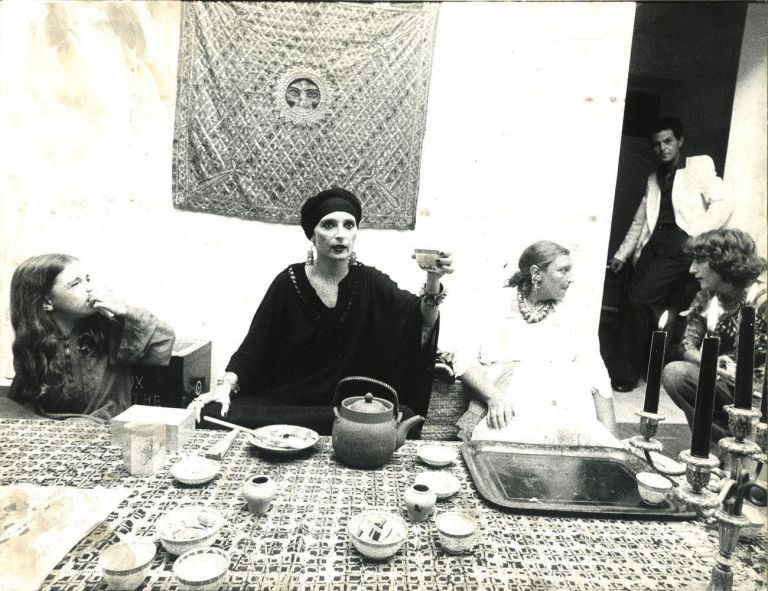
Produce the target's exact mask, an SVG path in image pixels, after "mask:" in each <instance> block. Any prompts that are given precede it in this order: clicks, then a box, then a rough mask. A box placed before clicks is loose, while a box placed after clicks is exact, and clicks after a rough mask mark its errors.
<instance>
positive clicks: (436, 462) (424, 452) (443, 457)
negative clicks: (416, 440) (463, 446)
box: [416, 445, 458, 468]
mask: <svg viewBox="0 0 768 591" xmlns="http://www.w3.org/2000/svg"><path fill="white" fill-rule="evenodd" d="M416 453H417V454H418V456H419V459H420V460H421V461H422V462H424V463H425V464H427V465H428V466H434V467H436V468H442V467H443V466H449V465H451V464H453V463H454V462H455V461H456V458H457V457H458V456H457V454H456V450H455V449H453V448H451V447H448V446H446V445H422V446H421V447H420V448H419V449H418V451H417V452H416Z"/></svg>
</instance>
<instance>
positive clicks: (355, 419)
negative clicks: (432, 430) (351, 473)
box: [331, 376, 424, 468]
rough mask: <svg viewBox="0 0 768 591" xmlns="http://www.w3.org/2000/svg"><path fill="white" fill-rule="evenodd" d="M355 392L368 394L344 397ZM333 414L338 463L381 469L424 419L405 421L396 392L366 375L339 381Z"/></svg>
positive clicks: (420, 417)
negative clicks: (374, 392) (372, 391)
mask: <svg viewBox="0 0 768 591" xmlns="http://www.w3.org/2000/svg"><path fill="white" fill-rule="evenodd" d="M370 390H374V391H377V392H379V393H383V394H385V395H387V396H389V397H391V398H392V399H393V401H392V402H390V401H389V400H385V399H384V398H379V397H376V396H374V395H373V394H372V393H371V392H370ZM353 391H358V392H365V394H363V395H362V396H349V397H348V398H342V397H343V396H344V395H345V394H349V393H351V392H353ZM340 398H341V400H340ZM333 414H334V415H335V416H336V419H335V420H334V422H333V430H332V432H331V435H332V441H333V451H334V454H335V455H336V459H337V460H339V461H340V462H342V463H344V464H346V465H347V466H351V467H353V468H378V467H379V466H382V465H384V464H385V463H387V462H388V461H389V459H390V458H391V457H392V454H394V453H395V450H396V449H397V448H399V447H400V446H401V445H403V443H404V442H405V437H406V435H408V431H410V430H411V428H412V427H413V426H414V425H417V424H418V423H420V422H422V421H423V420H424V417H422V416H419V415H416V416H413V417H411V418H410V419H407V420H405V421H401V419H402V418H403V413H401V412H400V409H399V404H398V400H397V392H395V389H394V388H392V386H390V385H388V384H385V383H384V382H380V381H379V380H374V379H373V378H365V377H362V376H351V377H348V378H344V379H342V380H340V381H339V383H338V384H337V385H336V391H335V392H334V393H333Z"/></svg>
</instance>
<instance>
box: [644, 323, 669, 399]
mask: <svg viewBox="0 0 768 591" xmlns="http://www.w3.org/2000/svg"><path fill="white" fill-rule="evenodd" d="M666 348H667V332H666V331H664V330H654V331H653V338H652V339H651V354H650V356H649V357H648V373H647V374H646V377H645V404H644V405H643V410H644V411H645V412H650V413H654V414H655V413H657V412H658V411H659V390H660V389H661V370H662V369H663V368H664V352H665V351H666Z"/></svg>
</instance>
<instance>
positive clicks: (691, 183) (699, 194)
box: [613, 156, 733, 262]
mask: <svg viewBox="0 0 768 591" xmlns="http://www.w3.org/2000/svg"><path fill="white" fill-rule="evenodd" d="M660 203H661V189H660V188H659V182H658V180H657V178H656V173H655V172H653V173H651V174H650V176H649V177H648V185H647V186H646V189H645V195H644V196H643V200H642V201H641V202H640V206H639V207H638V208H637V213H635V218H634V219H633V220H632V225H631V226H630V227H629V230H627V235H626V236H625V237H624V241H623V242H622V243H621V246H620V247H619V249H618V250H617V251H616V254H615V255H613V256H614V257H616V258H617V259H619V260H620V261H626V260H627V258H629V255H630V254H632V253H634V256H633V258H632V260H633V262H637V259H638V258H640V253H641V252H642V251H643V248H644V247H645V245H646V244H648V241H649V240H650V239H651V234H653V230H654V229H655V228H656V221H657V220H658V219H659V206H660ZM672 208H673V209H674V211H675V222H676V223H677V225H678V226H679V227H680V229H681V230H683V231H684V232H686V233H687V234H688V235H689V236H697V235H699V234H701V233H703V232H708V231H709V230H716V229H718V228H722V227H723V226H725V224H726V222H727V221H728V218H729V217H730V216H731V212H732V211H733V203H732V202H731V201H730V200H729V199H728V197H727V196H726V194H725V191H724V189H723V181H722V179H721V178H720V177H718V176H717V173H716V172H715V163H714V162H712V158H710V157H709V156H690V157H688V158H687V159H686V160H685V167H683V168H679V169H678V170H677V171H676V172H675V182H674V184H673V185H672Z"/></svg>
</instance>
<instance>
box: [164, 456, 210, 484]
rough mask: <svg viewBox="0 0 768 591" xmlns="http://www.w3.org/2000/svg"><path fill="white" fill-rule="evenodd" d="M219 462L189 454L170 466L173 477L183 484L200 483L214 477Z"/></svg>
mask: <svg viewBox="0 0 768 591" xmlns="http://www.w3.org/2000/svg"><path fill="white" fill-rule="evenodd" d="M219 470H221V464H220V463H219V462H217V461H216V460H211V459H208V458H201V457H200V456H189V457H186V458H182V459H181V460H179V461H178V462H176V463H175V464H174V465H173V466H172V467H171V474H173V477H174V478H175V479H176V480H178V481H179V482H181V483H183V484H189V485H193V486H194V485H200V484H205V483H206V482H209V481H211V480H213V479H214V478H216V475H217V474H218V473H219Z"/></svg>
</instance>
